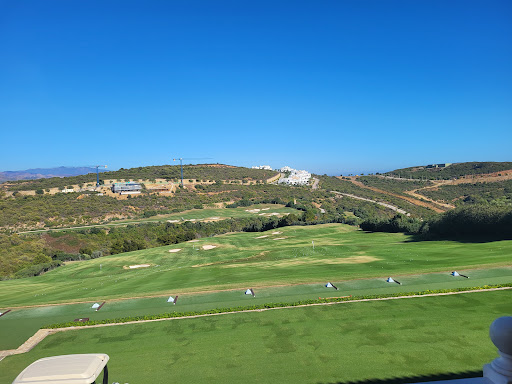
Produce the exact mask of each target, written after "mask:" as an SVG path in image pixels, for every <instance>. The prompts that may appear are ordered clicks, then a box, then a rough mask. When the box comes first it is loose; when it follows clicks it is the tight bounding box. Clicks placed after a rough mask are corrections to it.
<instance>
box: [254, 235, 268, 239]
mask: <svg viewBox="0 0 512 384" xmlns="http://www.w3.org/2000/svg"><path fill="white" fill-rule="evenodd" d="M265 237H268V235H263V236H258V237H256V239H264V238H265Z"/></svg>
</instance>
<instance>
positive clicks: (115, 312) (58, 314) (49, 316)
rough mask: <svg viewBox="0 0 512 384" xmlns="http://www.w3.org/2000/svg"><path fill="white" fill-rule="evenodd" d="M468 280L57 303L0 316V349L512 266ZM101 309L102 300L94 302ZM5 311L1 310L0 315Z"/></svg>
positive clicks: (456, 284)
mask: <svg viewBox="0 0 512 384" xmlns="http://www.w3.org/2000/svg"><path fill="white" fill-rule="evenodd" d="M459 272H461V273H465V274H467V275H469V276H470V279H465V278H462V277H453V276H451V275H450V274H449V273H430V274H425V275H407V276H403V278H402V277H400V278H398V277H396V276H395V278H396V279H397V280H398V281H400V282H401V283H402V285H398V284H395V283H387V282H386V280H385V279H383V278H381V279H358V280H350V281H345V282H335V281H333V283H334V284H335V286H336V287H338V290H337V291H336V290H334V289H333V288H326V287H325V284H299V285H291V286H281V287H267V288H259V289H255V294H256V296H255V297H252V296H251V295H245V294H244V292H245V289H240V290H229V291H220V292H205V293H196V294H184V295H183V294H181V293H180V292H174V293H173V296H175V295H176V294H179V297H178V301H177V304H176V305H173V304H171V303H168V302H167V299H168V296H158V297H148V298H139V299H126V300H110V301H107V302H106V303H105V305H103V306H102V308H101V310H100V311H95V310H94V309H93V308H91V306H92V303H91V302H88V303H76V304H67V305H66V304H61V305H52V306H40V307H30V308H14V309H12V310H11V312H9V313H8V314H6V315H5V316H2V317H0V350H4V349H15V348H17V347H19V346H20V345H21V344H23V343H24V342H25V341H26V340H27V339H28V338H29V337H30V336H32V335H33V334H34V333H35V332H36V331H37V330H38V329H40V328H41V327H43V326H46V325H50V324H55V323H64V322H69V321H73V320H74V319H78V318H89V319H90V320H91V321H92V320H103V319H114V318H122V317H129V316H143V315H156V314H161V313H168V312H190V311H202V310H208V309H217V308H232V307H238V306H248V305H253V304H266V303H283V302H284V303H293V302H296V301H300V300H306V299H318V298H319V297H322V298H326V297H339V296H349V295H350V296H362V295H381V294H397V293H404V292H419V291H425V290H434V289H450V288H466V287H472V286H484V285H490V284H504V283H510V282H511V280H512V279H511V276H512V267H501V268H492V269H474V270H468V271H465V270H459ZM98 303H99V304H101V301H98ZM2 311H5V309H2V308H0V312H2Z"/></svg>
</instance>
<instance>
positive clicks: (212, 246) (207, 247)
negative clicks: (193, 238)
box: [201, 245, 217, 251]
mask: <svg viewBox="0 0 512 384" xmlns="http://www.w3.org/2000/svg"><path fill="white" fill-rule="evenodd" d="M201 248H203V249H204V250H205V251H207V250H209V249H213V248H217V246H216V245H203V246H202V247H201Z"/></svg>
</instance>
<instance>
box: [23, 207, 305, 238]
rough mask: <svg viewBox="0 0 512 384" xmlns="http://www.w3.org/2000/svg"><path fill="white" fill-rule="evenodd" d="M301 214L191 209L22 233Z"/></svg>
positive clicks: (272, 210) (262, 209) (283, 210)
mask: <svg viewBox="0 0 512 384" xmlns="http://www.w3.org/2000/svg"><path fill="white" fill-rule="evenodd" d="M290 213H296V214H299V213H300V212H299V211H297V210H296V209H295V208H289V207H285V206H284V205H282V204H254V205H251V206H250V207H237V208H204V209H190V210H187V211H183V212H179V213H171V214H165V215H156V216H152V217H148V218H139V219H125V220H114V221H111V222H108V223H105V224H92V225H84V226H76V227H70V228H52V229H36V230H32V231H24V232H20V233H40V232H48V231H73V230H79V229H83V228H93V227H115V226H119V225H128V224H138V223H157V222H166V221H171V222H183V221H215V220H223V219H229V218H234V219H237V218H242V217H255V216H264V217H271V216H277V217H282V216H284V215H287V214H290Z"/></svg>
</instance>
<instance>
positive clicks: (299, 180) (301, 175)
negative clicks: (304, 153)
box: [279, 166, 311, 185]
mask: <svg viewBox="0 0 512 384" xmlns="http://www.w3.org/2000/svg"><path fill="white" fill-rule="evenodd" d="M280 171H281V172H290V175H289V176H288V177H283V178H281V179H279V184H288V185H307V184H308V183H309V179H311V173H309V172H308V171H304V170H297V169H293V168H291V167H288V166H285V167H282V168H281V169H280Z"/></svg>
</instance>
